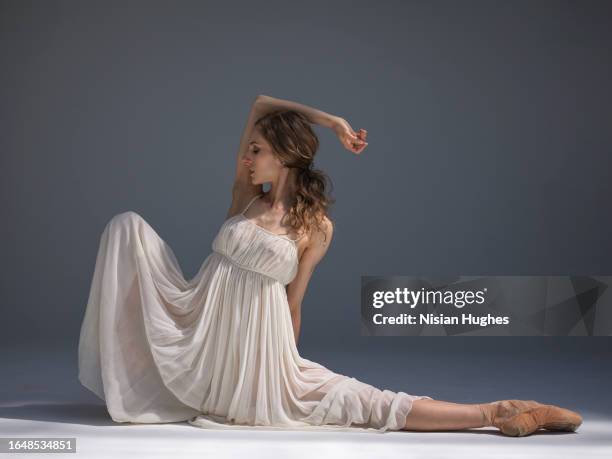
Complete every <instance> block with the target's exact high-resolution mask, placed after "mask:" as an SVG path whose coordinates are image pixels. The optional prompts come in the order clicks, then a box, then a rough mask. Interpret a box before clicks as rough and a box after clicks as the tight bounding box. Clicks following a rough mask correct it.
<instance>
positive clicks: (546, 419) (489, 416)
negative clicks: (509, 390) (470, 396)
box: [480, 400, 582, 437]
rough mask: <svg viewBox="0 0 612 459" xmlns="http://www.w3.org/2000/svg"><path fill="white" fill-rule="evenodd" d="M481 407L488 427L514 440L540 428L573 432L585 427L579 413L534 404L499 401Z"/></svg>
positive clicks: (526, 401)
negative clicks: (492, 427) (495, 428)
mask: <svg viewBox="0 0 612 459" xmlns="http://www.w3.org/2000/svg"><path fill="white" fill-rule="evenodd" d="M480 406H481V411H482V413H483V420H484V423H485V426H494V427H497V428H498V429H499V430H500V431H501V432H502V433H503V434H504V435H509V436H512V437H523V436H525V435H530V434H532V433H533V432H535V431H536V430H538V429H540V428H544V429H547V430H562V431H568V432H573V431H575V430H576V429H577V428H578V426H579V425H580V424H582V417H581V416H580V415H579V414H578V413H575V412H574V411H570V410H566V409H565V408H560V407H558V406H555V405H543V404H542V403H538V402H536V401H535V400H500V401H497V402H492V403H486V404H483V405H480Z"/></svg>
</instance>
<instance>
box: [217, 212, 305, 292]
mask: <svg viewBox="0 0 612 459" xmlns="http://www.w3.org/2000/svg"><path fill="white" fill-rule="evenodd" d="M245 210H246V209H245ZM212 249H213V251H215V252H217V253H219V254H221V255H223V256H225V257H226V258H227V259H228V260H229V261H230V262H232V263H233V264H235V265H237V266H239V267H241V268H244V269H249V270H251V271H255V272H258V273H260V274H263V275H265V276H268V277H271V278H273V279H276V280H277V281H278V282H280V283H281V284H283V285H287V284H288V283H290V282H291V281H292V280H293V279H294V277H295V276H296V274H297V270H298V247H297V244H296V242H295V241H294V240H292V239H291V238H289V237H287V236H285V235H280V234H274V233H272V232H270V231H268V230H266V229H265V228H263V227H261V226H259V225H257V224H256V223H254V222H253V221H251V220H250V219H248V218H247V217H246V216H245V215H244V211H243V212H242V213H239V214H237V215H234V216H232V217H230V218H228V219H227V220H225V222H223V224H222V225H221V228H220V229H219V232H218V233H217V235H216V236H215V238H214V239H213V242H212Z"/></svg>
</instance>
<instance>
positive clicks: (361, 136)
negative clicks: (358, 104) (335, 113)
mask: <svg viewBox="0 0 612 459" xmlns="http://www.w3.org/2000/svg"><path fill="white" fill-rule="evenodd" d="M332 129H333V130H334V132H335V133H336V135H337V136H338V139H340V143H342V145H343V146H344V148H346V149H347V150H348V151H350V152H351V153H355V154H357V155H358V154H359V153H361V152H362V151H363V150H365V147H367V146H368V142H366V136H367V135H368V131H366V130H365V129H359V132H355V131H353V128H352V127H351V125H350V124H349V123H348V121H346V120H345V119H344V118H340V117H338V119H337V120H336V122H335V123H334V126H333V127H332Z"/></svg>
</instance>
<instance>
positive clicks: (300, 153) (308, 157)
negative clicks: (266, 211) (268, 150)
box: [255, 109, 335, 234]
mask: <svg viewBox="0 0 612 459" xmlns="http://www.w3.org/2000/svg"><path fill="white" fill-rule="evenodd" d="M255 127H256V128H257V129H258V131H259V132H260V133H261V135H262V136H263V137H264V138H265V139H266V141H268V143H269V144H270V145H271V146H272V149H273V152H274V154H275V155H276V156H277V157H278V158H279V160H280V161H281V163H282V164H283V165H284V166H285V167H289V168H292V169H297V170H298V173H297V180H296V187H297V191H296V196H295V198H296V201H295V205H293V206H292V207H291V208H290V209H289V211H288V212H287V221H288V223H289V226H290V227H292V228H293V229H295V230H296V231H298V230H299V229H300V228H303V230H304V231H305V232H307V233H311V232H312V231H313V229H317V230H321V223H322V222H323V219H324V217H327V218H328V219H329V220H330V221H333V220H332V219H331V218H330V217H329V209H330V207H331V205H332V204H333V203H334V202H335V199H334V198H333V197H331V195H330V194H329V192H328V191H327V189H328V188H331V189H333V183H332V181H331V179H330V178H329V176H328V175H327V174H326V173H325V172H323V171H322V170H320V169H314V167H313V161H314V156H315V154H316V153H317V150H318V149H319V138H318V137H317V135H316V134H315V132H314V131H313V129H312V127H311V126H310V122H309V120H308V119H307V118H306V117H305V116H304V115H303V114H301V113H299V112H297V111H295V110H285V109H281V110H275V111H273V112H270V113H267V114H266V115H264V116H262V117H261V118H259V119H258V120H257V121H256V122H255ZM328 185H329V186H328ZM323 233H324V234H325V231H323Z"/></svg>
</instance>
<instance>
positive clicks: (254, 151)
mask: <svg viewBox="0 0 612 459" xmlns="http://www.w3.org/2000/svg"><path fill="white" fill-rule="evenodd" d="M244 164H245V166H246V167H247V168H248V169H249V170H250V171H252V173H251V183H253V184H254V185H259V184H263V183H267V182H272V181H273V180H274V179H275V178H276V177H277V176H278V174H279V172H280V170H281V169H282V168H283V165H282V163H281V162H280V160H279V159H278V158H277V157H276V155H275V154H274V153H273V152H272V146H271V145H270V144H269V143H268V142H266V140H265V139H264V138H263V136H262V135H261V134H260V133H259V131H258V130H257V129H253V133H252V134H251V138H250V139H249V145H248V149H247V152H246V154H245V157H244Z"/></svg>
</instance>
